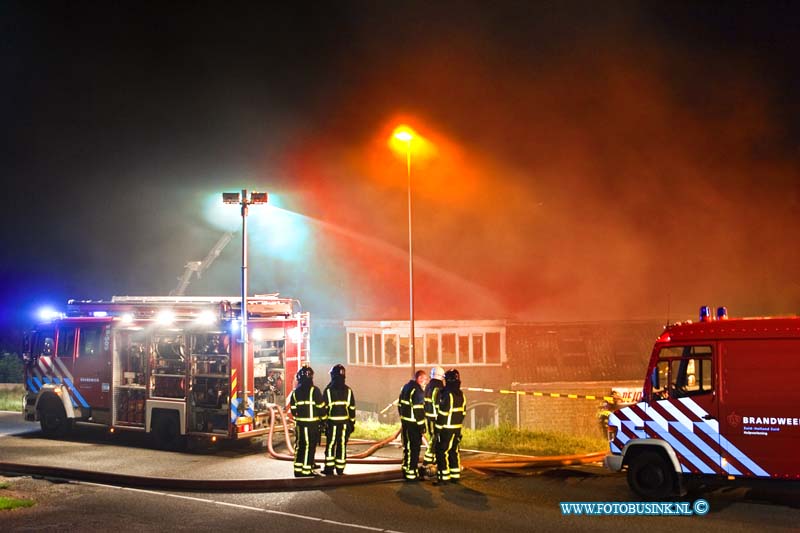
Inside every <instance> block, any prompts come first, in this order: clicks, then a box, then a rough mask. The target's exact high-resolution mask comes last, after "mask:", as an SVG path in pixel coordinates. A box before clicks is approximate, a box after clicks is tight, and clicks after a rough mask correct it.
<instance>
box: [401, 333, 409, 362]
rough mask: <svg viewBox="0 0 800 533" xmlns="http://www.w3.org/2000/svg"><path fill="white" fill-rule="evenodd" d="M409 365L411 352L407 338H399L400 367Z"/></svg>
mask: <svg viewBox="0 0 800 533" xmlns="http://www.w3.org/2000/svg"><path fill="white" fill-rule="evenodd" d="M408 364H411V350H410V348H409V344H408V337H402V336H401V337H400V365H408Z"/></svg>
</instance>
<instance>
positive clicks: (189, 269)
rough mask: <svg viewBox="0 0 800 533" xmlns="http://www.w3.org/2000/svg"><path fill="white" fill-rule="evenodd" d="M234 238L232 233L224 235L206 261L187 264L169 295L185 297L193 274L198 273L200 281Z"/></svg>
mask: <svg viewBox="0 0 800 533" xmlns="http://www.w3.org/2000/svg"><path fill="white" fill-rule="evenodd" d="M232 238H233V234H232V233H231V232H228V233H226V234H224V235H223V236H222V237H220V238H219V240H218V241H217V244H215V245H214V247H213V248H211V250H210V251H209V252H208V255H206V257H205V259H203V260H202V261H189V262H188V263H186V265H185V266H184V270H183V275H181V277H179V278H178V285H177V286H176V287H175V288H174V289H172V290H171V291H170V293H169V295H170V296H183V294H184V293H185V292H186V287H188V286H189V282H190V281H191V280H192V274H194V273H197V277H198V279H199V278H200V277H201V275H202V274H203V272H204V271H206V270H207V269H208V267H210V266H211V263H213V262H214V260H215V259H216V258H217V257H219V254H221V253H222V250H223V249H224V248H225V246H227V245H228V243H229V242H230V240H231V239H232Z"/></svg>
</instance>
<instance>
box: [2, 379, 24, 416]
mask: <svg viewBox="0 0 800 533" xmlns="http://www.w3.org/2000/svg"><path fill="white" fill-rule="evenodd" d="M23 394H25V389H24V388H23V387H22V384H20V385H15V386H14V387H11V388H9V389H6V388H3V389H0V411H16V412H19V411H20V410H21V409H22V395H23Z"/></svg>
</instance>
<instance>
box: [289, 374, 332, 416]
mask: <svg viewBox="0 0 800 533" xmlns="http://www.w3.org/2000/svg"><path fill="white" fill-rule="evenodd" d="M289 407H290V409H291V410H292V417H293V418H294V420H295V422H301V423H306V424H314V423H319V422H320V421H322V420H327V418H328V412H327V410H326V408H325V400H324V398H323V397H322V392H320V390H319V389H318V388H317V387H315V386H314V385H312V384H310V383H303V384H300V385H298V386H297V388H296V389H294V390H293V391H292V394H291V396H289Z"/></svg>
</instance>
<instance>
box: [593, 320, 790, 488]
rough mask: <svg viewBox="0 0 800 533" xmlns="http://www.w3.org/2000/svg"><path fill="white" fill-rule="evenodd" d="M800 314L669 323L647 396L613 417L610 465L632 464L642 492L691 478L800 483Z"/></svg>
mask: <svg viewBox="0 0 800 533" xmlns="http://www.w3.org/2000/svg"><path fill="white" fill-rule="evenodd" d="M798 383H800V317H792V318H740V319H730V320H729V319H728V318H727V311H726V310H725V308H724V307H720V308H719V309H718V310H717V317H716V319H714V318H713V317H712V316H711V314H710V310H709V308H708V307H705V306H704V307H703V308H701V313H700V322H697V323H692V322H686V323H683V324H674V325H671V326H667V328H666V329H665V331H664V333H663V334H662V335H661V336H660V337H659V338H658V340H657V341H656V343H655V347H654V348H653V352H652V355H651V357H650V364H649V367H648V373H647V377H646V378H645V383H644V391H643V399H644V401H642V402H640V403H637V404H635V405H631V406H628V407H624V408H622V409H619V410H617V411H615V412H614V413H613V414H612V415H611V416H610V417H609V424H608V425H609V439H610V448H611V454H610V455H609V456H607V457H606V466H607V467H609V468H611V469H612V470H615V471H619V470H621V469H622V468H627V475H628V484H629V485H630V487H631V489H632V490H633V491H634V492H636V493H637V494H639V495H641V496H644V497H647V498H661V497H666V496H668V495H670V494H673V493H680V492H683V490H684V488H683V487H684V485H683V481H684V479H685V478H686V477H688V476H716V477H720V478H722V479H725V478H727V479H736V478H763V479H794V480H797V479H800V459H798V455H797V449H798V447H800V387H798Z"/></svg>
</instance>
